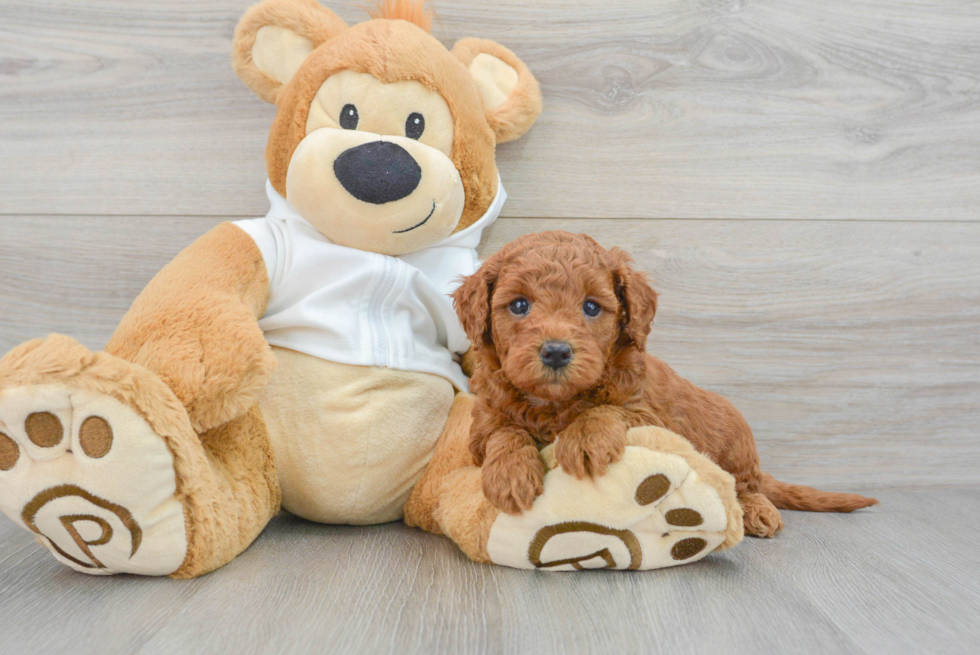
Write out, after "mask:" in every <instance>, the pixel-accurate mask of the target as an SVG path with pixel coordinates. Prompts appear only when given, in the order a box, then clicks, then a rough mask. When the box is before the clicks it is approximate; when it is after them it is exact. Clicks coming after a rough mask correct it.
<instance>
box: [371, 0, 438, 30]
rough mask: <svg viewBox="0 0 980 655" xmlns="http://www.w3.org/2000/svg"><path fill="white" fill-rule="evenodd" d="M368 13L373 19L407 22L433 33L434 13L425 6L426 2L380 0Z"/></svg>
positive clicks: (418, 0)
mask: <svg viewBox="0 0 980 655" xmlns="http://www.w3.org/2000/svg"><path fill="white" fill-rule="evenodd" d="M367 12H368V14H369V15H370V16H371V18H387V19H388V20H405V21H408V22H409V23H412V24H414V25H417V26H419V27H421V28H422V29H423V30H425V31H426V32H429V33H431V32H432V16H433V11H432V9H431V8H427V7H426V6H425V0H379V1H378V3H377V4H376V5H375V6H374V8H373V9H368V10H367Z"/></svg>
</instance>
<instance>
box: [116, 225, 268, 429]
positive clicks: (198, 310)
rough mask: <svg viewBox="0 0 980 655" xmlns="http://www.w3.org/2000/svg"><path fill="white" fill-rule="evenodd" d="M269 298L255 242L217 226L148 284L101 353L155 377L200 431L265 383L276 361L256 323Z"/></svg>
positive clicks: (239, 410)
mask: <svg viewBox="0 0 980 655" xmlns="http://www.w3.org/2000/svg"><path fill="white" fill-rule="evenodd" d="M268 298H269V277H268V275H267V274H266V271H265V264H264V263H263V261H262V254H261V252H260V251H259V249H258V247H257V246H256V245H255V242H254V241H252V239H251V237H249V236H248V235H247V234H245V232H243V231H242V230H241V229H240V228H237V227H235V226H234V225H232V224H230V223H222V224H221V225H219V226H218V227H216V228H214V229H213V230H211V231H210V232H208V233H207V234H205V235H204V236H202V237H201V238H200V239H198V240H197V241H195V242H194V243H193V244H191V245H190V246H189V247H188V248H186V249H185V250H184V251H183V252H181V253H180V254H179V255H177V257H175V258H174V260H173V261H172V262H170V263H169V264H167V266H165V267H164V268H163V270H162V271H160V273H158V274H157V275H156V277H154V278H153V280H151V281H150V283H149V284H148V285H147V286H146V288H145V289H144V290H143V292H142V293H140V295H139V296H138V297H137V298H136V301H135V302H134V303H133V306H132V307H131V308H130V310H129V311H128V312H127V313H126V315H125V316H124V317H123V320H122V322H121V323H120V324H119V327H118V328H117V329H116V332H115V334H113V336H112V338H111V339H110V340H109V343H108V345H107V346H106V352H108V353H110V354H113V355H115V356H116V357H120V358H122V359H125V360H127V361H130V362H133V363H134V364H139V365H141V366H145V367H146V368H148V369H150V370H152V371H153V372H154V373H156V374H157V375H158V376H160V378H161V379H162V380H163V381H164V382H165V383H166V384H167V386H168V387H170V389H172V390H173V393H175V394H176V395H177V398H178V399H180V401H181V402H182V403H183V405H184V406H185V407H187V413H188V415H189V416H190V420H191V425H192V426H193V428H194V430H196V431H197V432H199V433H200V432H204V431H206V430H210V429H211V428H214V427H217V426H219V425H221V424H223V423H225V422H227V421H229V420H231V419H233V418H237V417H238V416H241V415H242V414H244V413H245V411H246V410H248V408H250V407H252V406H253V405H254V404H255V403H256V401H257V400H258V397H259V393H260V392H261V391H262V389H263V388H265V385H266V384H267V383H268V381H269V376H270V375H271V374H272V370H273V369H274V368H275V365H276V361H275V358H274V357H273V356H272V352H271V351H270V349H269V344H268V343H266V340H265V337H264V336H263V334H262V330H260V329H259V326H258V324H257V323H256V319H257V318H258V317H260V316H261V315H262V314H263V313H264V312H265V305H266V302H267V301H268Z"/></svg>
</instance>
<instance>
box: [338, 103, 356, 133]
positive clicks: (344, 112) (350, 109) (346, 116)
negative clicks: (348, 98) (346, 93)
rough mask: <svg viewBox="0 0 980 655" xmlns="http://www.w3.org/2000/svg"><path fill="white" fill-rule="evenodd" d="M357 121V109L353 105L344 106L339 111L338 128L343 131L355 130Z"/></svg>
mask: <svg viewBox="0 0 980 655" xmlns="http://www.w3.org/2000/svg"><path fill="white" fill-rule="evenodd" d="M358 120H359V117H358V115H357V107H355V106H354V105H351V104H347V105H344V108H343V109H341V110H340V126H341V127H342V128H344V129H345V130H356V129H357V121H358Z"/></svg>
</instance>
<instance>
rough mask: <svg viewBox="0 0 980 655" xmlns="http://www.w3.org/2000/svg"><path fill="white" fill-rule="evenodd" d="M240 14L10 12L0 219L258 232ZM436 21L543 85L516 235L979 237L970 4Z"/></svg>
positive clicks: (631, 4)
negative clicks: (552, 221)
mask: <svg viewBox="0 0 980 655" xmlns="http://www.w3.org/2000/svg"><path fill="white" fill-rule="evenodd" d="M250 3H251V0H212V1H209V2H206V3H201V2H197V1H192V0H166V1H161V2H153V3H147V2H140V1H138V0H128V1H123V0H85V2H77V1H76V0H41V1H39V0H4V1H3V2H2V3H0V213H8V214H116V215H129V214H168V215H169V214H182V215H202V214H203V215H221V216H234V215H249V214H253V213H259V212H261V211H263V209H264V198H263V196H262V182H263V180H264V177H265V174H264V168H263V149H264V143H265V138H266V134H267V132H268V127H269V124H270V122H271V120H272V115H273V110H272V108H271V107H269V106H267V105H265V104H264V103H262V102H260V101H259V100H257V99H255V98H253V97H252V96H251V94H250V92H249V91H247V90H246V89H245V88H244V86H242V85H241V84H240V83H239V82H238V81H237V80H236V79H235V77H234V75H233V73H232V71H231V68H230V66H229V64H228V52H229V47H230V37H231V34H232V30H233V27H234V24H235V22H236V21H237V19H238V18H239V16H240V15H241V13H242V11H243V10H244V8H245V7H246V6H247V5H249V4H250ZM328 4H329V5H330V6H331V7H333V8H334V9H336V10H337V11H338V12H339V13H340V14H341V16H342V17H343V18H345V19H346V20H348V21H359V20H361V19H362V18H363V17H364V13H363V11H362V10H361V9H360V7H359V6H358V4H360V3H356V2H351V1H348V0H336V1H334V2H329V3H328ZM437 4H438V10H439V20H438V21H437V23H436V27H435V35H436V36H437V37H438V38H440V39H441V40H443V41H444V42H446V43H452V42H453V41H455V40H456V39H457V38H459V37H462V36H471V35H478V36H483V37H487V38H493V39H496V40H498V41H500V42H501V43H504V44H506V45H508V46H510V47H511V48H512V49H514V50H515V51H516V52H518V53H519V54H520V55H521V56H522V57H523V58H524V59H525V61H527V63H528V64H529V65H530V66H531V68H532V70H534V72H535V73H536V75H537V76H538V78H539V79H540V81H541V84H542V88H543V90H544V94H545V106H546V109H545V113H544V114H543V116H542V117H541V120H540V122H539V124H538V126H537V127H535V128H534V129H533V130H532V132H531V133H530V134H529V135H528V136H527V137H526V138H525V139H523V140H521V141H518V142H515V143H512V144H506V145H504V146H502V147H501V148H500V151H499V152H500V168H501V172H502V175H503V179H504V182H505V184H506V185H507V187H508V188H509V189H510V190H511V192H512V200H511V202H510V203H509V205H508V207H507V208H506V209H505V212H507V214H506V215H508V216H519V217H573V218H590V217H612V218H628V217H664V218H688V217H694V218H730V217H745V218H837V219H859V218H875V219H923V220H932V219H955V220H976V218H977V206H978V204H980V91H978V89H980V84H978V80H980V45H978V40H977V38H976V36H977V34H978V33H980V5H978V4H977V3H975V2H961V1H960V0H935V1H930V2H918V1H914V0H894V1H891V2H887V3H882V2H880V1H878V0H825V1H823V2H812V1H810V0H767V1H762V0H759V1H752V2H743V1H741V0H717V1H716V0H711V1H703V2H690V1H689V0H665V1H663V2H658V3H650V2H648V1H647V0H622V1H620V2H615V3H609V2H605V1H604V0H583V1H581V2H576V3H568V2H564V1H559V0H544V1H536V2H525V1H524V0H484V1H481V2H473V1H472V0H438V3H437Z"/></svg>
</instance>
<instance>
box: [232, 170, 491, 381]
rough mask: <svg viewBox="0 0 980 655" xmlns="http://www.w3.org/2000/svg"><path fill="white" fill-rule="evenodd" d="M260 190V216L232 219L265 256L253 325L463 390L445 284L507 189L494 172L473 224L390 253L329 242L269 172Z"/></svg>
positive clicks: (463, 270) (465, 265)
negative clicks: (259, 310)
mask: <svg viewBox="0 0 980 655" xmlns="http://www.w3.org/2000/svg"><path fill="white" fill-rule="evenodd" d="M266 193H267V194H268V196H269V202H270V204H271V208H270V209H269V213H268V214H266V216H265V218H255V219H249V220H244V221H236V222H235V225H237V226H238V227H240V228H241V229H243V230H244V231H245V232H246V233H248V235H249V236H251V237H252V239H253V240H254V241H255V243H256V245H257V246H258V247H259V250H260V251H261V252H262V258H263V259H264V260H265V267H266V270H267V271H268V274H269V304H268V306H267V308H266V311H265V315H264V316H263V317H262V318H261V319H259V327H260V328H262V331H263V332H264V333H265V337H266V339H267V340H268V342H269V343H270V344H272V345H273V346H280V347H282V348H289V349H290V350H295V351H298V352H301V353H305V354H307V355H313V356H314V357H319V358H321V359H326V360H329V361H332V362H338V363H341V364H356V365H361V366H386V367H388V368H394V369H400V370H404V371H418V372H421V373H432V374H435V375H439V376H442V377H444V378H446V379H447V380H449V381H450V382H452V383H453V385H454V386H456V388H458V389H461V390H464V391H465V390H467V379H466V376H465V375H463V371H462V370H461V369H460V367H459V365H458V364H456V362H454V361H453V356H452V354H453V353H460V354H461V353H463V352H466V350H467V348H469V341H467V339H466V335H465V333H464V332H463V328H462V327H461V326H460V324H459V320H458V319H457V318H456V312H455V311H454V310H453V305H452V299H451V298H450V297H449V294H451V293H452V292H453V291H454V290H455V289H456V287H457V286H459V282H460V279H461V278H462V277H463V276H466V275H470V274H472V273H473V272H475V271H476V269H477V268H478V267H479V265H480V262H479V260H478V259H477V254H476V247H477V246H478V245H479V244H480V239H481V237H482V236H483V230H484V228H486V227H487V226H488V225H490V224H491V223H493V222H494V221H495V220H496V219H497V217H498V216H499V215H500V210H501V208H502V207H503V205H504V201H505V200H506V199H507V193H506V192H505V191H504V187H503V185H502V184H500V183H499V181H498V185H497V196H496V197H495V198H494V199H493V202H492V203H490V207H489V208H488V209H487V212H486V213H485V214H484V215H483V216H482V217H480V219H479V220H478V221H476V222H475V223H473V225H470V226H469V227H467V228H466V229H464V230H461V231H459V232H457V233H455V234H451V235H449V236H448V237H446V238H445V239H443V240H442V241H440V242H439V243H437V244H435V245H434V246H431V247H429V248H426V249H424V250H420V251H418V252H413V253H409V254H407V255H400V256H398V257H392V256H389V255H380V254H378V253H373V252H366V251H364V250H357V249H355V248H348V247H346V246H340V245H337V244H335V243H333V242H332V241H330V240H329V239H328V238H327V237H325V236H323V234H321V233H320V232H319V230H317V229H316V228H315V227H313V226H312V225H310V224H309V223H307V222H306V221H305V220H304V219H303V217H301V216H300V215H299V214H297V213H296V210H295V209H293V208H292V207H291V206H290V205H289V203H288V202H287V201H286V199H285V198H283V197H282V196H280V195H279V193H278V192H276V190H275V189H273V187H272V184H271V183H269V182H266Z"/></svg>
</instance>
